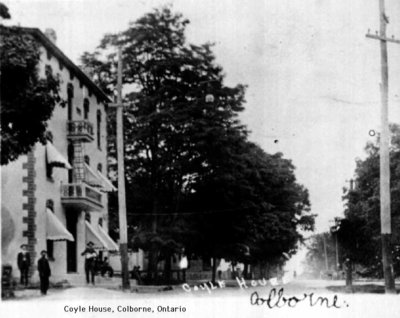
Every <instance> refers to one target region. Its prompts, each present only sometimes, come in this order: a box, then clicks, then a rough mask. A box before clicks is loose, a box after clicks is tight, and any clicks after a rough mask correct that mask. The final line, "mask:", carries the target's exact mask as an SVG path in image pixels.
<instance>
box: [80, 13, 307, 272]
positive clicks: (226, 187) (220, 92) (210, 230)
mask: <svg viewBox="0 0 400 318" xmlns="http://www.w3.org/2000/svg"><path fill="white" fill-rule="evenodd" d="M188 23H189V21H188V20H187V19H185V18H184V17H183V16H182V15H181V14H179V13H173V12H172V11H171V9H170V7H163V8H161V9H155V10H154V11H153V12H150V13H148V14H146V15H144V16H143V17H142V18H140V19H138V20H137V21H135V22H132V23H131V24H130V25H129V28H128V29H127V30H126V31H123V32H121V33H118V34H108V35H106V36H105V37H104V38H103V40H102V41H101V44H100V46H99V48H98V50H97V51H96V52H94V53H85V54H84V55H83V56H82V63H83V65H84V68H85V69H86V70H87V71H88V72H89V73H90V74H91V76H92V77H93V79H94V80H95V81H96V82H97V83H98V84H99V85H100V86H101V87H102V89H103V90H105V91H106V92H109V93H113V92H114V90H115V86H116V53H115V52H116V47H117V46H120V47H121V48H122V57H123V82H124V86H125V90H126V91H129V92H128V93H127V94H126V95H125V100H126V101H128V102H129V101H130V102H132V104H131V105H132V106H130V107H127V108H126V109H125V110H124V115H125V122H124V132H125V167H126V179H127V180H126V181H127V183H126V184H127V206H128V222H129V224H130V225H131V231H130V237H131V240H132V242H135V243H137V244H139V245H141V246H142V247H144V248H147V249H150V250H151V249H153V250H154V249H157V250H158V257H159V258H160V257H161V258H162V257H164V258H165V259H168V258H169V256H168V255H170V254H171V253H172V252H173V251H177V250H180V249H181V248H182V247H184V248H185V249H186V252H187V253H193V254H196V255H199V256H208V257H231V258H240V257H242V256H243V255H244V254H246V253H244V252H243V251H244V250H246V251H250V254H251V255H254V258H255V259H259V258H260V257H264V258H268V257H270V258H273V257H276V256H278V255H281V254H282V252H294V250H295V248H296V244H297V242H298V241H299V240H300V239H301V235H300V234H299V233H298V231H297V230H298V226H300V227H303V228H304V229H306V230H311V229H312V228H313V224H314V216H313V215H311V214H310V213H309V201H308V193H307V191H306V189H304V188H303V187H302V186H300V185H299V184H297V183H296V180H295V176H294V166H293V165H292V164H291V162H290V160H287V159H284V158H283V156H282V154H276V155H268V154H267V153H265V152H264V151H263V150H262V149H261V148H260V147H259V146H257V145H255V144H254V143H251V142H250V141H248V130H247V128H246V127H245V126H244V125H242V124H241V122H240V121H239V119H238V114H239V113H240V112H241V111H242V110H243V109H244V102H245V89H246V86H245V85H242V84H238V85H236V86H234V87H229V86H227V85H225V84H224V73H223V69H222V68H221V66H219V65H218V64H217V63H216V59H215V56H214V54H213V52H212V45H211V44H210V43H206V44H203V45H194V44H188V43H187V41H186V38H185V28H186V26H187V25H188ZM109 119H110V122H109V128H110V134H109V135H110V137H111V138H110V142H109V150H110V155H111V156H114V154H115V139H114V131H115V128H114V127H115V120H114V115H113V114H110V116H109ZM114 162H115V161H114ZM111 168H112V169H113V166H112V165H111ZM156 254H157V253H156ZM167 264H168V261H167Z"/></svg>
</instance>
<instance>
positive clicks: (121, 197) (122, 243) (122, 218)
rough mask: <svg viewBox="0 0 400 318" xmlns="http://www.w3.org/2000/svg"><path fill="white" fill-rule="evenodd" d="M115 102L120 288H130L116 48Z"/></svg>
mask: <svg viewBox="0 0 400 318" xmlns="http://www.w3.org/2000/svg"><path fill="white" fill-rule="evenodd" d="M117 91H118V95H117V103H116V104H109V106H111V107H116V108H117V160H118V207H119V210H118V211H119V213H118V215H119V250H120V253H121V274H122V289H123V290H127V289H130V285H129V272H128V227H127V221H126V196H125V167H124V128H123V124H124V123H123V118H122V108H123V107H124V106H125V105H124V104H123V103H122V52H121V48H120V47H119V48H118V81H117Z"/></svg>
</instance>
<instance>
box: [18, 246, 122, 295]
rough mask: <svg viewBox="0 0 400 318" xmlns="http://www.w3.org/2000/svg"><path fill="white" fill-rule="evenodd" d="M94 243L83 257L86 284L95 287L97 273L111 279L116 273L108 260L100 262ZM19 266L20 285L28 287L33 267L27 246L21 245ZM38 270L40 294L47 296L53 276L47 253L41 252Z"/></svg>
mask: <svg viewBox="0 0 400 318" xmlns="http://www.w3.org/2000/svg"><path fill="white" fill-rule="evenodd" d="M93 246H94V244H93V243H92V242H89V243H87V246H86V249H85V250H84V251H83V252H82V254H81V255H82V256H84V257H85V274H86V283H88V284H89V283H90V282H91V283H92V284H93V285H94V281H95V280H94V278H95V276H96V273H97V272H100V274H101V276H104V275H105V274H106V273H108V275H109V276H110V277H112V276H113V274H114V271H113V268H112V267H111V266H110V264H109V262H108V258H107V257H105V258H104V260H99V259H98V256H97V253H96V251H95V249H94V247H93ZM17 264H18V269H19V271H20V275H21V276H20V284H21V285H22V286H25V287H27V286H28V277H29V269H30V266H31V257H30V253H29V251H28V246H27V245H26V244H22V245H21V251H20V252H19V253H18V255H17ZM37 270H38V272H39V279H40V292H41V294H42V295H46V294H47V290H48V289H49V277H50V276H51V269H50V264H49V261H48V259H47V251H45V250H43V251H41V252H40V258H39V260H38V262H37Z"/></svg>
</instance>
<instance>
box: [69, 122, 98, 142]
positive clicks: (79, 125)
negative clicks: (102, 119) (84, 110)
mask: <svg viewBox="0 0 400 318" xmlns="http://www.w3.org/2000/svg"><path fill="white" fill-rule="evenodd" d="M67 132H68V135H67V137H68V139H70V140H80V141H82V142H91V141H93V140H94V136H93V125H92V123H91V122H89V121H88V120H69V121H68V122H67Z"/></svg>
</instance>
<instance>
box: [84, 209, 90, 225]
mask: <svg viewBox="0 0 400 318" xmlns="http://www.w3.org/2000/svg"><path fill="white" fill-rule="evenodd" d="M85 220H86V221H88V222H89V223H90V222H91V217H90V212H86V213H85Z"/></svg>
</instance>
